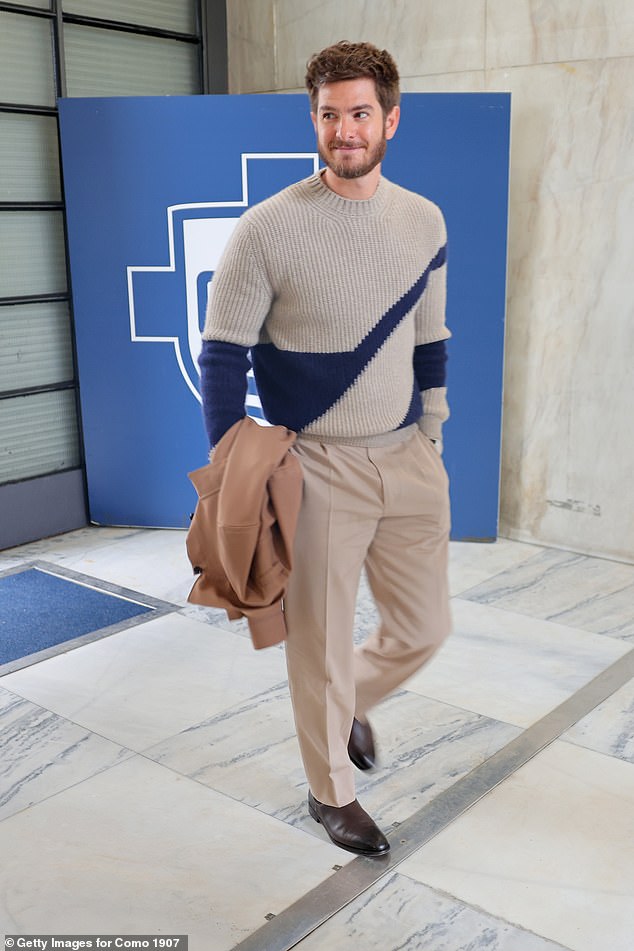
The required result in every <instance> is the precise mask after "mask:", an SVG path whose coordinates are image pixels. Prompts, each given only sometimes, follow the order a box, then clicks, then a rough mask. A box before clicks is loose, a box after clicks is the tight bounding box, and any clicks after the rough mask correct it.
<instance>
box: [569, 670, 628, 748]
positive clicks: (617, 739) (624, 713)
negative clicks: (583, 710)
mask: <svg viewBox="0 0 634 951" xmlns="http://www.w3.org/2000/svg"><path fill="white" fill-rule="evenodd" d="M562 739H563V740H569V741H570V742H571V743H575V744H576V745H577V746H584V747H586V749H590V750H596V751H597V752H598V753H607V754H608V755H609V756H616V757H618V759H622V760H625V761H626V762H628V763H634V680H631V681H630V682H629V683H628V684H626V685H625V686H624V687H621V689H620V690H617V691H616V693H614V694H613V695H612V696H611V697H609V698H608V699H607V700H606V701H604V703H602V704H600V705H599V706H598V707H597V708H596V709H595V710H593V711H592V713H589V714H588V716H587V717H584V718H583V720H580V721H579V723H577V724H576V726H574V727H573V728H572V729H571V730H568V731H567V732H566V733H564V734H563V736H562Z"/></svg>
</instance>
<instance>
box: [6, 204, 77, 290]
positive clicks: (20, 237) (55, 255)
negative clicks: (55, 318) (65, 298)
mask: <svg viewBox="0 0 634 951" xmlns="http://www.w3.org/2000/svg"><path fill="white" fill-rule="evenodd" d="M0 248H2V254H0V297H18V296H25V297H26V296H29V295H31V294H59V293H63V292H64V291H65V290H66V251H65V247H64V227H63V221H62V213H61V212H60V211H20V212H17V211H5V212H0Z"/></svg>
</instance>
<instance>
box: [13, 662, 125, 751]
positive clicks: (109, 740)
mask: <svg viewBox="0 0 634 951" xmlns="http://www.w3.org/2000/svg"><path fill="white" fill-rule="evenodd" d="M0 685H1V681H0ZM2 689H3V690H6V691H7V692H8V693H11V694H13V696H15V697H18V698H19V699H20V700H25V701H26V702H27V703H30V704H32V705H33V706H35V707H37V708H38V709H39V710H43V711H44V712H45V713H50V714H51V715H52V716H54V717H55V718H56V719H57V720H59V721H62V722H63V723H68V724H70V725H71V726H74V727H77V729H78V730H83V731H84V733H89V734H90V735H91V736H96V737H98V738H99V739H100V740H105V741H106V742H107V743H112V744H113V746H117V747H119V749H120V750H125V752H127V753H131V754H133V755H134V756H138V755H140V754H139V751H138V750H134V749H132V747H130V746H126V745H125V743H121V742H120V741H119V740H115V739H113V738H112V737H111V736H106V735H105V734H104V733H100V732H98V731H97V730H93V729H92V728H91V727H89V726H86V725H85V724H84V723H79V722H78V721H77V720H74V719H73V718H72V717H70V716H68V715H66V714H64V713H58V712H57V711H56V710H51V708H50V707H47V706H45V705H44V704H42V703H38V702H37V700H32V699H31V698H30V697H27V696H25V695H24V693H20V691H19V689H16V688H15V687H4V686H3V687H2ZM112 765H115V766H116V765H117V764H116V763H114V764H112Z"/></svg>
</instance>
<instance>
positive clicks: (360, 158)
mask: <svg viewBox="0 0 634 951" xmlns="http://www.w3.org/2000/svg"><path fill="white" fill-rule="evenodd" d="M311 115H312V120H313V123H314V125H315V131H316V132H317V148H318V150H319V155H320V156H321V158H322V160H323V161H324V162H325V164H326V165H327V166H328V168H329V169H331V171H332V172H334V174H335V175H336V176H337V177H338V178H361V177H362V176H364V175H367V174H368V173H369V172H371V171H372V169H374V168H376V166H377V165H378V164H379V162H381V160H382V159H383V156H384V155H385V147H386V142H387V140H388V139H391V138H392V136H393V135H394V133H395V132H396V127H397V125H398V119H399V108H398V106H395V107H394V108H393V109H392V110H391V112H389V113H388V114H387V116H384V115H383V110H382V109H381V105H380V103H379V101H378V99H377V97H376V88H375V85H374V80H373V79H370V78H367V77H364V78H363V79H345V80H343V81H341V82H338V83H326V84H324V85H323V86H322V87H321V88H320V90H319V98H318V101H317V112H316V113H311Z"/></svg>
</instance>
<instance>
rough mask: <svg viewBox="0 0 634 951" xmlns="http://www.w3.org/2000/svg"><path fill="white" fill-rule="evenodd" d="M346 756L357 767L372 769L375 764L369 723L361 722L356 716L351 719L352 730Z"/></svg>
mask: <svg viewBox="0 0 634 951" xmlns="http://www.w3.org/2000/svg"><path fill="white" fill-rule="evenodd" d="M348 756H349V757H350V759H351V760H352V762H353V763H354V765H355V766H357V767H358V768H359V769H372V767H373V766H376V753H375V752H374V737H373V735H372V727H371V726H370V724H369V723H367V722H366V723H361V721H360V720H357V719H356V717H355V719H354V720H353V721H352V731H351V733H350V739H349V741H348Z"/></svg>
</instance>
